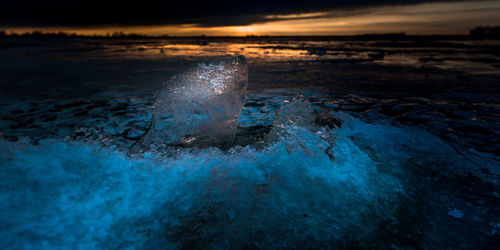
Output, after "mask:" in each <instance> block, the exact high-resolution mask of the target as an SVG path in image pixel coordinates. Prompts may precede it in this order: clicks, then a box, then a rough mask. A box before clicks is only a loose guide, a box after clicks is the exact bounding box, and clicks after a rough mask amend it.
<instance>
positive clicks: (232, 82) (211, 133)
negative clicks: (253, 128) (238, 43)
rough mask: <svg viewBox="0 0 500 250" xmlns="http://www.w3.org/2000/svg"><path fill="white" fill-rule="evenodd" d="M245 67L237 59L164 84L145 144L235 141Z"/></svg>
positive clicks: (206, 66)
mask: <svg viewBox="0 0 500 250" xmlns="http://www.w3.org/2000/svg"><path fill="white" fill-rule="evenodd" d="M247 85H248V66H247V62H246V59H245V57H243V56H238V57H234V58H232V59H228V60H221V61H218V62H214V63H208V64H204V63H202V64H199V65H197V66H195V67H193V68H192V69H190V70H187V71H186V72H184V73H182V74H179V75H176V76H174V77H173V78H172V79H170V80H169V81H167V82H166V83H165V84H164V86H163V89H162V90H161V91H160V93H159V94H158V96H157V98H156V101H155V103H154V110H153V123H152V126H151V129H150V131H149V132H148V133H147V135H146V136H145V137H144V141H145V142H147V144H151V143H165V144H181V145H189V144H197V145H218V144H221V143H226V142H228V141H231V140H232V139H233V138H234V135H235V132H236V128H237V125H238V124H237V123H238V115H239V113H240V111H241V109H242V107H243V105H244V103H245V96H246V91H247Z"/></svg>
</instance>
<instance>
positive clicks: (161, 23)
mask: <svg viewBox="0 0 500 250" xmlns="http://www.w3.org/2000/svg"><path fill="white" fill-rule="evenodd" d="M1 5H2V8H0V9H2V11H1V12H2V15H0V30H6V31H8V32H17V33H23V32H29V31H33V30H42V31H46V32H53V31H65V32H71V33H73V32H74V33H78V34H86V35H91V34H99V35H104V34H107V33H113V32H117V31H123V32H125V33H141V34H147V35H163V34H168V35H171V36H193V35H194V36H197V35H201V34H204V35H207V36H225V35H235V36H245V35H271V36H272V35H356V34H367V33H394V32H405V33H407V34H466V33H468V31H469V30H470V29H472V28H474V27H476V26H486V25H491V26H494V25H499V24H500V0H485V1H425V0H405V1H394V0H392V1H391V0H373V1H366V0H354V1H315V0H310V1H273V0H269V1H258V0H257V1H247V2H246V3H241V2H237V1H207V2H206V3H204V4H201V5H200V4H197V3H195V2H189V1H184V2H183V1H176V2H168V1H151V0H145V1H139V2H138V3H136V4H135V5H125V4H123V3H120V2H106V3H105V4H103V1H73V2H71V3H67V2H66V1H57V0H49V1H29V0H28V1H26V0H20V1H11V2H9V3H1Z"/></svg>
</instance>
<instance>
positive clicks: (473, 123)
mask: <svg viewBox="0 0 500 250" xmlns="http://www.w3.org/2000/svg"><path fill="white" fill-rule="evenodd" d="M2 42H5V41H2ZM62 43H63V45H64V46H61V45H60V44H59V45H58V46H55V45H54V44H52V43H49V44H46V45H44V46H38V47H34V46H26V45H23V46H18V47H16V48H12V47H11V48H9V49H6V48H3V49H1V50H0V53H1V54H2V56H1V57H0V58H2V59H1V60H0V63H1V66H2V70H0V75H1V76H2V77H1V78H0V79H2V80H0V83H1V84H0V86H1V88H2V99H1V103H0V105H1V106H0V110H1V113H0V115H1V116H0V129H1V130H0V132H1V133H2V137H4V138H3V139H1V143H0V148H1V150H0V152H1V155H0V158H1V174H0V178H2V181H1V182H0V183H2V184H1V186H0V188H1V189H2V195H1V199H2V203H1V204H2V205H1V206H2V208H1V209H0V211H1V212H2V216H0V218H2V219H1V220H0V224H1V230H2V231H1V233H2V235H4V236H5V237H3V239H2V241H0V243H1V247H2V248H4V247H15V248H18V247H29V246H31V247H34V248H40V247H44V246H45V247H50V246H57V247H61V246H69V247H74V246H75V245H79V246H81V247H84V248H88V247H104V248H112V247H113V248H117V247H120V248H121V247H128V246H130V247H134V248H158V247H178V248H183V247H184V248H188V247H206V246H213V247H218V248H223V247H239V248H244V247H258V248H273V247H274V248H277V247H291V246H295V247H297V246H298V247H301V246H302V247H303V246H310V247H321V246H330V247H332V246H336V247H340V248H356V247H366V248H373V247H379V248H389V247H393V248H402V247H412V248H450V247H453V248H455V247H457V246H458V247H459V248H477V247H480V248H495V247H498V243H497V242H498V239H499V233H498V231H500V230H499V229H498V228H499V227H498V223H500V217H499V214H500V211H499V209H498V207H500V202H499V201H500V195H499V194H500V190H499V188H498V177H499V172H500V169H499V159H498V157H499V154H500V149H499V148H500V143H499V142H500V136H499V133H500V131H499V129H498V127H499V123H500V115H499V114H500V112H499V109H500V106H499V101H498V100H499V99H498V97H499V93H498V91H499V88H498V82H499V81H498V80H499V77H498V75H497V73H496V72H495V70H496V69H497V68H498V65H497V63H496V61H495V60H497V59H498V57H497V54H495V48H496V47H494V46H496V45H495V44H493V45H489V47H488V46H484V44H482V45H474V44H472V45H470V44H468V43H464V42H456V43H458V44H459V45H456V46H455V47H453V46H451V47H450V48H447V47H446V46H448V45H449V43H447V45H446V46H444V47H443V46H442V45H439V46H436V45H435V46H434V47H432V46H431V45H432V44H424V45H421V46H424V47H425V49H423V48H420V49H418V48H415V46H413V47H412V46H409V45H408V46H407V45H404V44H399V45H391V43H390V42H389V43H387V42H379V43H378V45H377V44H375V45H373V44H372V45H370V44H367V43H364V44H361V45H360V43H355V42H353V43H352V44H349V43H347V42H336V43H334V42H318V41H305V42H303V41H300V42H294V41H281V42H280V43H278V42H276V41H275V42H273V43H269V41H258V42H252V43H211V42H209V43H208V44H206V45H200V44H196V43H194V42H193V41H169V42H165V41H155V42H151V41H150V42H118V41H115V42H102V41H81V42H80V43H79V44H77V45H74V44H72V43H70V44H69V45H68V44H66V43H64V42H62ZM373 43H375V42H373ZM325 44H326V45H325ZM374 46H375V49H376V50H377V51H375V52H377V53H379V52H380V50H382V51H383V54H384V60H385V61H384V62H381V61H380V58H381V55H372V56H371V58H370V56H368V55H367V54H366V55H365V54H363V53H365V52H364V51H365V50H369V51H368V52H369V53H371V52H370V51H372V50H374V48H373V47H374ZM377 46H378V47H377ZM384 46H387V47H386V48H385V49H382V47H384ZM405 46H407V48H406V50H408V52H403V50H405V49H404V47H405ZM467 46H469V47H467ZM270 47H273V48H270ZM325 47H326V48H328V49H324V48H325ZM429 47H431V48H429ZM457 47H458V48H457ZM242 48H243V49H242ZM307 48H309V49H311V50H310V51H309V50H308V49H307ZM312 48H316V49H315V50H314V49H312ZM321 48H323V49H321ZM333 48H338V50H339V51H343V52H342V53H345V54H350V56H345V55H341V54H334V53H337V52H333ZM340 48H343V49H340ZM161 50H163V51H161ZM390 51H395V52H394V53H392V52H390ZM443 51H445V52H443ZM454 51H455V52H454ZM368 52H367V53H368ZM338 53H340V52H338ZM232 54H244V55H246V56H247V58H248V60H249V94H248V96H247V98H246V102H245V105H244V107H243V109H242V112H241V115H240V117H239V120H238V128H237V131H236V138H235V142H234V145H235V146H234V147H232V148H230V149H224V150H221V149H218V148H213V147H212V148H210V147H209V148H198V147H178V148H177V149H176V151H175V152H169V153H168V154H163V152H161V151H160V152H159V151H155V150H150V151H148V152H145V153H137V154H130V146H131V145H132V144H134V143H135V142H136V141H137V140H138V139H140V138H141V136H142V135H143V134H144V133H146V131H147V130H148V127H149V126H150V124H151V121H152V119H153V118H152V115H151V114H152V110H153V108H152V106H153V105H154V102H155V93H156V92H157V91H158V90H159V89H161V83H162V82H163V81H165V80H168V79H169V78H170V77H171V76H172V75H173V74H174V73H178V72H181V71H182V70H185V69H186V68H189V67H191V66H192V65H193V64H194V63H198V62H201V61H205V62H207V61H213V60H214V59H217V58H219V56H226V55H232ZM390 55H394V56H399V57H400V58H399V59H398V60H395V61H393V62H392V64H391V61H390V60H389V59H390ZM445 55H446V58H444V57H445ZM339 56H344V57H345V58H337V57H339ZM364 56H366V58H365V57H364ZM421 57H425V58H423V59H417V60H413V59H411V58H421ZM431 57H432V58H431ZM440 57H443V58H444V59H442V60H441V59H439V58H440ZM436 58H437V59H436ZM449 58H455V61H457V63H455V64H453V65H458V64H462V65H466V66H467V67H459V66H448V65H447V64H446V62H447V61H453V60H451V59H449ZM457 58H458V59H457ZM471 58H488V59H487V60H482V61H481V62H480V63H483V64H484V65H487V66H484V65H483V64H481V65H480V66H477V64H475V63H477V62H478V61H479V60H475V61H474V60H472V59H471ZM403 59H404V60H403ZM408 61H410V62H412V63H407V62H408ZM469 62H472V63H469ZM446 67H448V68H446ZM491 69H494V70H491ZM297 98H298V100H299V102H297V100H295V101H294V99H297ZM308 105H310V106H308ZM280 110H281V111H280ZM322 112H323V113H324V112H327V113H331V114H334V115H335V117H337V118H338V119H340V120H342V123H341V126H340V127H339V126H337V125H338V124H337V125H335V126H327V125H324V124H323V125H320V124H318V123H317V121H316V120H315V119H316V118H317V116H318V115H319V114H322ZM311 120H314V122H311ZM278 127H279V129H277V130H276V129H274V130H273V128H278ZM271 134H274V135H275V136H274V138H270V135H271ZM82 225H83V226H82Z"/></svg>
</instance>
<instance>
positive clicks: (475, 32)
mask: <svg viewBox="0 0 500 250" xmlns="http://www.w3.org/2000/svg"><path fill="white" fill-rule="evenodd" d="M469 35H471V36H474V37H485V38H500V26H493V27H491V26H485V27H477V28H474V29H472V30H471V31H470V33H469Z"/></svg>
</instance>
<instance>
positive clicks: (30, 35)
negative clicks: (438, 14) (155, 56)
mask: <svg viewBox="0 0 500 250" xmlns="http://www.w3.org/2000/svg"><path fill="white" fill-rule="evenodd" d="M1 38H11V39H12V38H13V39H23V38H25V39H72V38H94V39H169V38H172V39H179V38H191V39H241V38H245V39H252V38H257V39H262V38H283V39H303V38H307V39H308V40H314V39H320V40H448V39H451V40H478V39H500V26H485V27H476V28H474V29H472V30H470V32H469V34H468V35H407V34H406V33H387V34H360V35H354V36H256V35H248V36H205V35H200V36H169V35H156V36H153V35H144V34H136V33H130V34H126V33H123V32H114V33H109V34H106V35H79V34H76V33H65V32H41V31H33V32H26V33H22V34H18V33H7V32H5V31H0V39H1Z"/></svg>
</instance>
